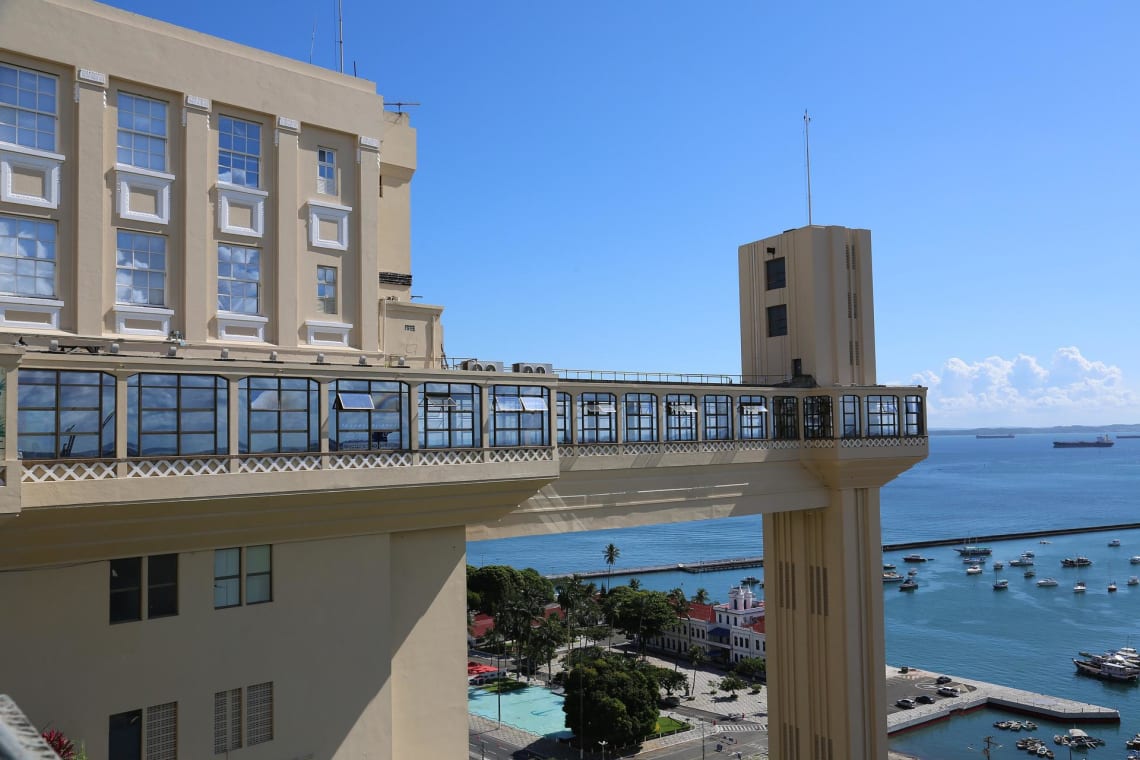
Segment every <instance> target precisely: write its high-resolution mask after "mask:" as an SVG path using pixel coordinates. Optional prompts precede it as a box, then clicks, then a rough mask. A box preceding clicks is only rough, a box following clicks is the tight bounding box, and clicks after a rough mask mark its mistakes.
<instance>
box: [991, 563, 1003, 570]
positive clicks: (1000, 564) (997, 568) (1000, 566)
mask: <svg viewBox="0 0 1140 760" xmlns="http://www.w3.org/2000/svg"><path fill="white" fill-rule="evenodd" d="M994 570H1005V563H1004V562H995V563H994Z"/></svg>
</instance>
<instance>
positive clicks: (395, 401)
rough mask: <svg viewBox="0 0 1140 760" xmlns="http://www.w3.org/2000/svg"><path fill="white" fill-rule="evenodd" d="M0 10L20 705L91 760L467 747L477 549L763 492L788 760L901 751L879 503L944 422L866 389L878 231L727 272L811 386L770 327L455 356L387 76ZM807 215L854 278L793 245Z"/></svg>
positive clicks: (754, 505)
mask: <svg viewBox="0 0 1140 760" xmlns="http://www.w3.org/2000/svg"><path fill="white" fill-rule="evenodd" d="M0 22H2V23H0V345H4V346H6V348H2V349H0V368H2V372H3V379H4V388H5V389H7V392H6V393H5V394H4V396H3V398H4V403H3V405H2V409H3V421H4V430H5V431H6V433H7V436H6V438H5V439H4V444H3V458H4V461H3V481H2V482H3V485H2V486H0V609H3V610H6V611H13V610H18V611H20V614H18V615H10V616H7V617H6V618H5V622H4V625H3V626H0V652H3V654H2V655H0V693H8V694H10V695H11V696H12V697H13V698H14V699H15V700H16V701H17V702H18V703H19V705H20V706H21V708H22V709H23V710H24V711H25V712H26V713H27V714H28V716H29V717H30V718H31V720H32V721H33V722H35V723H36V724H37V725H39V726H49V725H50V726H52V727H55V728H59V729H60V730H62V731H64V732H65V733H67V734H68V735H69V736H71V737H73V738H75V739H77V740H82V741H84V742H85V743H86V746H87V749H88V752H89V756H90V757H91V758H92V760H104V759H105V758H109V757H110V758H115V759H116V760H118V758H132V757H145V758H150V759H158V758H173V757H182V758H204V757H211V756H215V755H225V756H232V757H235V758H236V757H242V758H250V759H251V760H256V759H258V758H275V759H277V758H333V757H335V758H365V757H367V758H380V759H382V760H400V759H402V758H408V757H431V758H437V757H438V758H454V757H461V756H462V755H463V753H464V752H465V747H466V742H467V737H466V691H465V686H466V684H465V672H466V670H465V667H464V663H465V650H464V641H465V637H464V630H465V624H466V621H465V616H464V600H465V588H464V581H465V573H464V570H465V560H466V556H465V548H466V541H468V540H472V539H478V538H489V537H497V536H506V535H523V534H528V533H537V532H556V531H566V530H590V529H598V528H606V527H619V526H630V525H644V524H650V523H654V522H661V521H669V520H692V519H702V518H708V517H717V516H728V515H739V514H755V513H760V512H763V513H765V514H766V515H768V516H767V517H766V523H765V532H766V545H767V547H766V548H767V551H768V557H767V563H768V567H769V573H770V575H769V585H768V589H769V595H770V596H769V599H768V610H767V625H768V637H769V646H768V650H769V651H768V655H769V661H770V663H771V664H770V674H771V675H770V685H771V688H772V694H773V702H775V701H776V698H777V695H778V698H779V699H782V700H785V702H784V703H783V704H784V707H779V708H778V707H776V706H775V705H774V706H773V708H772V716H773V736H772V746H773V748H774V756H780V757H788V758H795V757H803V758H808V757H812V758H819V757H832V758H842V757H885V715H884V708H885V706H884V705H882V704H880V703H881V702H882V699H881V698H882V696H883V695H882V673H883V667H882V617H881V612H882V602H881V597H880V594H881V589H880V588H879V585H880V582H879V576H878V563H879V557H878V543H879V534H878V487H879V486H880V485H882V484H883V483H885V482H887V481H888V480H889V479H890V478H891V477H893V476H894V475H895V474H897V473H898V472H900V471H902V470H903V469H905V468H906V467H909V466H911V465H912V464H913V463H914V462H916V461H918V460H920V459H921V458H922V457H924V456H925V455H926V450H927V440H926V437H925V420H924V411H923V403H924V398H925V393H924V390H923V389H920V388H883V387H879V386H875V385H874V377H873V374H874V373H873V355H874V354H873V342H874V341H873V329H872V328H873V325H872V324H871V322H870V314H871V309H872V303H871V298H870V241H869V236H868V235H867V234H866V233H865V232H859V231H850V232H849V233H848V232H842V231H840V230H838V228H810V230H808V231H797V232H793V233H789V234H788V235H785V236H781V237H780V238H778V239H776V243H775V247H776V248H777V253H778V254H780V255H784V256H785V257H786V258H787V262H788V264H787V269H786V283H785V286H784V287H783V292H774V291H775V290H779V289H773V290H771V291H770V290H769V289H768V288H767V287H766V286H765V288H763V289H758V288H757V287H756V286H755V284H753V285H752V286H749V287H746V288H745V289H744V290H743V291H742V304H744V308H745V310H747V309H750V308H751V309H757V308H759V306H758V305H762V306H763V308H764V309H765V312H764V313H765V314H767V308H768V306H770V305H774V304H775V303H776V301H774V300H773V299H774V298H784V299H785V300H784V301H783V303H785V304H788V305H789V310H788V315H789V317H788V322H787V329H788V333H789V334H788V336H777V337H773V338H770V339H766V340H773V341H778V340H781V339H782V338H787V340H786V342H787V343H788V346H787V347H786V348H787V350H788V351H789V352H794V353H795V358H800V359H801V360H802V361H801V372H800V373H797V374H799V375H801V376H799V377H795V378H793V377H792V374H791V372H790V370H789V368H788V366H787V365H788V362H787V361H786V360H785V359H784V358H781V359H780V362H777V360H776V358H775V357H777V356H781V357H783V356H784V355H782V354H779V351H781V350H784V349H782V348H779V347H777V346H776V345H775V344H772V345H770V346H766V347H764V348H763V350H762V351H761V349H760V348H759V347H758V346H753V345H751V344H749V345H746V346H745V348H744V367H745V374H746V375H748V374H752V375H756V376H754V377H746V378H744V379H745V380H746V381H748V382H747V384H745V383H741V382H739V378H736V379H732V378H707V377H702V378H699V379H698V378H687V377H671V378H663V377H659V376H655V377H653V378H649V377H647V376H643V375H638V374H621V373H605V374H604V375H599V376H597V377H592V376H589V375H581V376H578V375H575V376H568V375H567V374H566V373H562V375H561V376H559V375H556V374H554V373H553V371H552V368H551V367H550V365H547V364H543V363H515V364H512V365H509V366H502V365H499V364H496V363H494V362H480V363H466V364H464V365H461V366H459V367H453V366H449V365H448V364H447V363H446V362H445V360H444V357H443V354H442V328H441V324H440V314H441V312H442V308H441V307H438V306H430V305H422V304H418V303H412V302H411V300H410V286H411V275H412V273H411V258H410V236H409V222H410V180H411V177H412V175H413V173H414V171H415V156H416V145H415V132H414V130H413V129H412V128H411V127H410V125H409V124H408V121H407V116H406V115H402V114H394V113H390V112H386V111H385V110H384V107H383V100H382V99H381V98H380V97H379V96H377V95H376V94H375V91H374V85H373V84H372V83H369V82H366V81H363V80H360V79H355V78H351V77H346V76H341V75H338V74H336V73H332V72H329V71H326V70H323V69H319V68H315V67H312V66H308V65H304V64H300V63H297V62H295V61H291V60H287V59H284V58H280V57H277V56H273V55H269V54H266V53H263V52H260V51H257V50H251V49H249V48H245V47H242V46H239V45H235V44H233V43H229V42H225V41H222V40H218V39H215V38H211V37H207V36H204V35H200V34H197V33H194V32H190V31H188V30H185V29H180V28H177V27H173V26H170V25H167V24H162V23H159V22H156V21H152V20H149V19H145V18H141V17H139V16H135V15H132V14H129V13H125V12H122V11H118V10H114V9H111V8H107V7H105V6H102V5H98V4H95V3H92V2H88V1H87V0H38V1H37V2H10V1H9V2H3V0H0ZM817 231H819V232H817ZM817 234H826V235H831V236H841V235H843V234H851V235H854V236H855V238H854V239H855V240H856V241H857V242H858V245H859V246H860V248H859V257H860V258H859V264H858V268H857V269H856V271H857V272H859V274H858V276H853V275H852V274H851V271H850V270H849V269H845V268H844V265H843V264H842V263H840V262H838V261H837V260H836V255H837V254H836V251H837V249H836V248H835V247H834V245H831V247H830V248H826V247H824V244H823V243H820V244H819V245H818V246H816V245H815V244H812V246H809V247H808V249H805V250H815V248H819V250H818V251H816V252H815V254H813V255H810V256H809V255H806V254H804V253H803V252H802V251H801V248H800V243H798V242H797V243H796V246H794V247H793V248H794V250H793V248H788V249H787V252H786V253H784V248H783V246H784V245H785V243H787V244H788V245H791V243H790V242H789V241H792V240H793V239H795V240H798V238H796V236H798V235H806V236H808V238H812V237H813V236H816V235H817ZM789 235H790V236H791V237H789ZM837 239H838V238H837ZM755 245H761V246H762V247H767V246H768V245H771V244H769V243H766V241H761V243H760V244H754V246H755ZM750 250H751V249H750V248H749V247H747V246H746V247H745V249H742V256H743V257H744V258H745V259H748V260H751V259H749V255H750V254H749V251H750ZM768 255H769V254H767V253H766V252H761V253H755V254H754V255H753V256H752V258H757V257H759V258H763V256H768ZM748 266H752V267H753V268H755V266H758V264H757V263H756V262H755V261H753V262H752V263H751V264H748ZM848 266H850V265H848ZM746 269H747V266H745V264H743V263H742V282H743V281H744V280H745V279H746V278H745V277H743V275H745V270H746ZM823 270H826V272H827V274H826V276H824V275H823V274H822V273H823ZM845 272H846V273H847V274H848V276H849V278H850V277H854V279H853V280H852V282H855V284H854V285H849V286H848V287H849V288H854V290H851V291H850V292H858V291H859V289H860V288H862V289H864V291H865V292H863V295H862V302H861V304H860V307H861V308H862V309H863V314H864V315H865V316H863V317H862V318H861V319H855V321H854V322H851V323H849V324H848V325H847V328H845V329H848V330H855V331H856V332H852V333H850V334H851V335H855V336H857V337H858V339H859V340H860V341H861V344H862V346H861V351H862V352H863V353H862V354H861V357H860V358H861V364H860V363H858V362H856V360H854V359H853V360H852V362H853V365H858V366H859V367H861V369H860V371H859V372H855V373H848V374H844V372H845V371H846V370H843V369H842V368H841V367H840V365H841V364H842V362H840V361H839V359H841V358H842V355H843V350H846V348H845V346H846V341H848V340H855V339H856V338H854V337H852V338H848V337H847V335H848V333H845V332H840V333H836V332H834V328H835V327H836V324H837V322H838V321H841V320H839V318H838V317H837V316H836V314H835V313H834V308H835V301H836V299H842V298H843V294H844V292H846V291H844V289H843V286H842V284H841V283H840V282H839V279H838V278H839V277H840V276H841V275H843V274H844V273H845ZM829 288H830V290H829ZM801 299H803V300H801ZM797 304H798V305H800V306H802V307H803V308H799V306H797ZM824 312H826V318H824V317H821V316H820V315H821V314H823V313H824ZM837 335H838V336H839V337H837ZM761 342H763V341H761ZM837 346H838V348H837ZM840 348H842V349H843V350H839V349H840ZM758 352H760V353H763V358H761V359H756V358H755V357H756V355H757V353H758ZM786 356H788V357H791V356H792V354H791V353H788V354H787V355H786ZM524 358H527V359H530V358H540V357H524ZM777 364H779V366H777ZM868 367H869V369H867V368H868ZM759 375H763V379H760V378H759ZM807 375H811V376H813V377H814V380H815V382H814V383H811V382H807V381H806V380H805V376H807ZM650 380H652V381H650ZM891 399H893V400H894V401H893V402H891V401H890V400H891ZM892 403H893V410H894V411H893V412H891V411H889V410H890V409H892ZM872 409H873V410H874V411H873V412H872V411H871V410H872ZM892 415H893V416H892ZM872 420H873V422H872ZM892 420H893V422H892ZM840 421H841V422H842V425H840ZM774 587H775V588H774ZM776 649H781V652H780V653H776V652H774V651H773V650H776ZM876 668H877V670H876ZM793 674H795V677H794V678H793V677H792V675H793ZM825 682H826V684H827V687H828V688H826V689H823V688H820V687H821V685H822V684H824V683H825ZM821 747H824V748H827V751H826V752H824V753H823V754H821V750H820V749H819V748H821ZM828 753H830V754H828Z"/></svg>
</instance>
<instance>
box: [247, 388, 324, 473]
mask: <svg viewBox="0 0 1140 760" xmlns="http://www.w3.org/2000/svg"><path fill="white" fill-rule="evenodd" d="M318 412H319V408H318V404H317V383H316V381H315V380H309V379H307V378H301V377H246V378H242V379H241V380H240V381H239V382H238V414H239V417H238V451H240V452H241V453H242V454H272V453H278V452H289V451H318V450H320V447H321V446H320V433H319V431H320V424H319V419H318V416H319V414H318Z"/></svg>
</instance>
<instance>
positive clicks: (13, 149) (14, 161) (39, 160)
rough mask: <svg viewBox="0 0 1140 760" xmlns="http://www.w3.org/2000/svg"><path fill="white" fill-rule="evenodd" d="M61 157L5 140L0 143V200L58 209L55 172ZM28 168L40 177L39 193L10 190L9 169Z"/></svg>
mask: <svg viewBox="0 0 1140 760" xmlns="http://www.w3.org/2000/svg"><path fill="white" fill-rule="evenodd" d="M62 164H63V156H61V155H59V154H58V153H49V152H47V151H43V150H34V149H31V148H25V147H23V146H13V145H10V144H9V143H3V144H0V201H3V202H5V203H19V204H22V205H25V206H38V207H40V208H52V209H55V208H59V175H60V166H61V165H62ZM16 167H19V168H22V169H30V170H32V171H34V172H37V173H39V174H41V175H42V176H43V179H44V194H43V195H42V196H35V195H22V194H20V193H17V192H16V191H15V190H13V189H12V184H13V181H12V170H13V169H14V168H16Z"/></svg>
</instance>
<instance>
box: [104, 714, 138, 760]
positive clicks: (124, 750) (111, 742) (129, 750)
mask: <svg viewBox="0 0 1140 760" xmlns="http://www.w3.org/2000/svg"><path fill="white" fill-rule="evenodd" d="M108 723H109V725H108V727H107V755H108V757H113V758H115V760H142V710H131V711H129V712H121V713H115V714H114V715H112V716H111V718H110V720H109V721H108Z"/></svg>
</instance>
